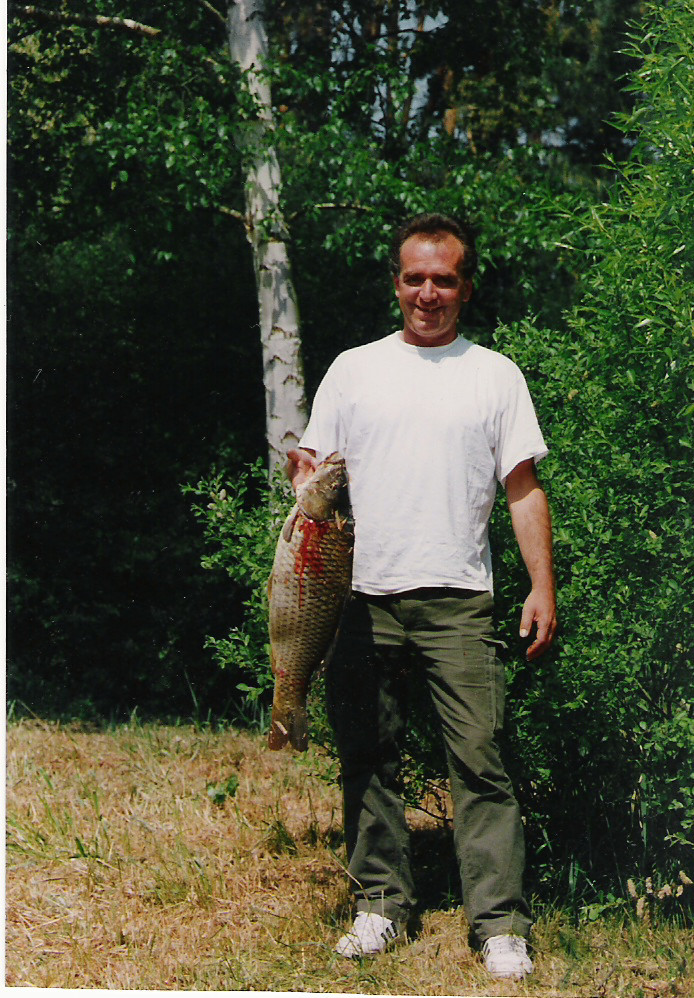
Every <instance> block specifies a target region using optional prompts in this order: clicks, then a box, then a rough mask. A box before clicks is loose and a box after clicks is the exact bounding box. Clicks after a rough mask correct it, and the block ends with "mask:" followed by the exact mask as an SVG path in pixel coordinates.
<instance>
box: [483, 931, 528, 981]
mask: <svg viewBox="0 0 694 998" xmlns="http://www.w3.org/2000/svg"><path fill="white" fill-rule="evenodd" d="M482 956H483V957H484V965H485V967H486V968H487V970H488V971H489V973H490V974H491V975H492V977H496V978H498V979H501V978H502V977H513V978H515V980H517V981H522V980H523V978H524V977H525V975H526V974H532V972H533V964H532V960H531V959H530V957H529V956H528V951H527V949H526V945H525V939H523V938H522V937H521V936H490V938H489V939H487V941H486V942H485V944H484V946H483V947H482Z"/></svg>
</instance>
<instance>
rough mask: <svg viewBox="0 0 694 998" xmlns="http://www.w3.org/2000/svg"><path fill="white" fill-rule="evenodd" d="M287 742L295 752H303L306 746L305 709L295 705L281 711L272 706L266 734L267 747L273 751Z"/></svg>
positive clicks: (306, 720)
mask: <svg viewBox="0 0 694 998" xmlns="http://www.w3.org/2000/svg"><path fill="white" fill-rule="evenodd" d="M288 742H289V744H290V745H291V746H292V748H295V749H296V750H297V752H305V751H306V749H307V748H308V717H307V715H306V709H305V708H304V707H301V706H296V707H294V709H293V710H292V711H291V712H289V713H282V712H280V711H276V710H275V709H274V708H273V711H272V724H271V725H270V733H269V735H268V739H267V744H268V748H270V749H272V750H273V751H275V752H276V751H277V750H278V749H282V748H284V746H285V745H286V744H287V743H288Z"/></svg>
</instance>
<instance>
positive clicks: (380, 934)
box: [335, 911, 404, 958]
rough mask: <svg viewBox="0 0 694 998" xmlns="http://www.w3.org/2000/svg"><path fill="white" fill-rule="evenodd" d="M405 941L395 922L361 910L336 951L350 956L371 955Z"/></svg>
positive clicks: (341, 954)
mask: <svg viewBox="0 0 694 998" xmlns="http://www.w3.org/2000/svg"><path fill="white" fill-rule="evenodd" d="M403 941H404V936H403V935H402V934H401V933H400V931H399V929H398V927H397V925H396V924H395V922H392V921H391V920H390V919H389V918H384V917H383V916H382V915H375V914H373V913H372V912H369V911H360V912H357V917H356V918H355V919H354V925H353V926H352V928H351V930H350V931H349V932H347V933H346V934H345V935H344V936H343V937H342V939H340V941H339V942H338V944H337V946H336V947H335V952H336V953H339V954H340V956H346V957H350V958H353V957H359V956H371V955H373V954H374V953H383V952H384V951H385V950H386V949H387V948H388V947H389V946H394V945H396V944H397V943H399V942H403Z"/></svg>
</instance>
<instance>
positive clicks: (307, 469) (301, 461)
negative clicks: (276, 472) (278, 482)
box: [285, 447, 318, 492]
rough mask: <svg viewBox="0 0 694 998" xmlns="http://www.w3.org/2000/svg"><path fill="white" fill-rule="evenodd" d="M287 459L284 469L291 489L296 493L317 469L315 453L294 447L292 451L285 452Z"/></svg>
mask: <svg viewBox="0 0 694 998" xmlns="http://www.w3.org/2000/svg"><path fill="white" fill-rule="evenodd" d="M287 457H288V458H289V460H288V461H287V467H286V469H285V470H286V472H287V478H288V479H289V481H290V482H291V483H292V488H293V489H294V491H295V492H296V490H297V488H298V487H299V486H300V485H303V483H304V482H305V481H306V480H307V479H309V478H310V477H311V475H312V474H313V472H314V471H315V470H316V468H317V467H318V461H316V452H315V451H314V450H304V449H303V448H301V447H296V448H294V449H293V450H290V451H287Z"/></svg>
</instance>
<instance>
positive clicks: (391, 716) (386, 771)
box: [288, 215, 556, 979]
mask: <svg viewBox="0 0 694 998" xmlns="http://www.w3.org/2000/svg"><path fill="white" fill-rule="evenodd" d="M475 267H476V251H475V246H474V239H473V237H472V234H471V233H470V231H469V230H468V229H467V228H466V227H464V226H462V225H460V224H458V223H457V222H456V221H455V220H453V219H451V218H448V217H447V216H442V215H419V216H416V217H415V218H414V219H412V220H410V222H408V223H407V224H406V225H405V226H404V227H403V228H402V229H401V231H400V233H399V235H398V239H397V265H396V273H395V293H396V295H397V298H398V301H399V304H400V309H401V311H402V314H403V319H404V324H403V329H402V331H401V332H398V333H394V334H392V335H390V336H387V337H385V338H384V339H381V340H377V341H375V342H373V343H370V344H367V345H365V346H361V347H357V348H355V349H352V350H347V351H346V352H344V353H342V354H340V355H339V356H338V357H337V359H336V360H335V361H334V362H333V364H332V365H331V367H330V369H329V370H328V372H327V374H326V376H325V378H324V379H323V382H322V383H321V385H320V387H319V389H318V392H317V393H316V397H315V400H314V405H313V410H312V414H311V419H310V421H309V425H308V427H307V429H306V432H305V433H304V435H303V437H302V439H301V441H300V443H299V447H298V449H296V450H292V451H290V452H289V465H288V474H289V476H290V478H291V480H292V483H293V485H294V487H295V488H296V487H297V485H299V484H300V483H301V482H302V481H304V480H305V479H306V478H307V477H308V476H309V475H310V474H311V472H312V470H313V468H314V467H315V466H316V464H317V462H318V461H319V460H321V459H322V458H323V457H325V456H326V455H327V454H329V453H331V452H332V451H336V450H337V451H340V453H341V454H342V455H343V456H344V457H345V460H346V464H347V472H348V476H349V488H350V497H351V502H352V508H353V512H354V521H355V551H354V572H353V597H352V599H351V601H350V603H349V605H348V607H347V609H346V611H345V616H344V618H343V622H342V627H341V633H340V639H339V641H338V643H337V647H336V649H335V653H334V655H333V658H332V661H331V663H330V665H329V668H328V674H327V679H326V689H327V698H328V714H329V717H330V720H331V723H332V725H333V727H334V729H335V736H336V742H337V746H338V751H339V754H340V761H341V768H342V783H343V795H344V821H345V838H346V843H347V852H348V856H349V873H350V879H351V882H352V884H353V885H354V893H355V897H356V907H357V914H356V918H355V921H354V925H353V927H352V929H351V930H350V931H349V932H348V933H347V934H346V935H344V936H343V937H342V939H340V941H339V942H338V944H337V947H336V949H337V952H338V953H340V954H342V955H343V956H346V957H353V956H364V955H367V954H371V953H377V952H381V951H383V950H384V949H386V947H387V946H389V945H391V944H393V943H396V942H399V941H402V940H403V936H404V931H405V927H406V923H407V918H408V914H409V912H410V911H411V909H412V907H413V905H414V903H415V898H414V889H413V883H412V875H411V872H410V864H409V836H408V830H407V825H406V822H405V816H404V807H403V804H402V801H401V798H400V795H399V792H398V790H399V787H398V776H399V771H400V754H401V749H402V744H403V736H404V732H405V727H406V704H405V691H406V682H405V678H404V668H405V665H406V664H407V663H409V666H410V667H414V668H420V669H423V670H424V672H425V675H426V678H427V681H428V685H429V689H430V691H431V694H432V698H433V701H434V704H435V707H436V710H437V712H438V715H439V718H440V722H441V730H442V734H443V738H444V742H445V746H446V754H447V758H448V765H449V775H450V782H451V792H452V798H453V806H454V838H455V846H456V854H457V857H458V862H459V865H460V873H461V878H462V882H463V897H464V903H465V908H466V914H467V917H468V920H469V923H470V926H471V928H472V930H473V932H474V934H475V936H476V938H477V941H478V943H479V944H480V946H481V948H482V952H483V956H484V959H485V964H486V966H487V969H488V970H489V971H490V972H491V973H492V974H493V976H495V977H514V978H518V979H520V978H522V977H524V976H525V975H526V974H528V973H530V972H531V971H532V963H531V961H530V959H529V957H528V955H527V948H526V939H527V937H528V935H529V932H530V925H531V921H530V911H529V908H528V905H527V903H526V901H525V900H524V898H523V894H522V876H523V865H524V842H523V830H522V825H521V819H520V813H519V809H518V804H517V802H516V800H515V797H514V795H513V789H512V787H511V785H510V782H509V779H508V777H507V775H506V773H505V771H504V768H503V765H502V763H501V760H500V758H499V752H498V747H497V740H496V736H497V734H498V732H499V730H500V728H501V724H502V717H503V697H504V677H503V667H502V665H501V664H500V662H498V660H497V658H496V654H495V639H494V631H493V624H492V609H493V600H492V572H491V559H490V552H489V543H488V537H487V526H488V521H489V517H490V514H491V510H492V505H493V502H494V496H495V493H496V488H497V482H501V483H502V484H503V485H504V486H505V488H506V494H507V500H508V503H509V507H510V511H511V518H512V523H513V528H514V531H515V535H516V538H517V540H518V544H519V547H520V551H521V554H522V557H523V559H524V561H525V564H526V566H527V569H528V573H529V575H530V580H531V592H530V595H529V596H528V598H527V600H526V601H525V604H524V607H523V612H522V615H521V621H520V634H521V636H523V637H527V636H528V635H530V633H531V630H534V639H533V640H532V643H531V644H530V647H529V648H528V650H527V655H528V658H529V659H534V658H536V657H537V656H538V655H540V654H542V652H544V651H545V650H546V649H547V648H548V647H549V645H550V644H551V642H552V639H553V637H554V633H555V630H556V615H555V597H554V579H553V571H552V542H551V524H550V515H549V508H548V505H547V499H546V497H545V494H544V492H543V490H542V489H541V487H540V485H539V483H538V480H537V477H536V474H535V463H536V462H537V461H539V460H540V459H541V458H542V457H544V456H545V455H546V453H547V448H546V447H545V443H544V440H543V438H542V434H541V432H540V429H539V427H538V424H537V419H536V417H535V412H534V409H533V406H532V402H531V400H530V396H529V393H528V390H527V387H526V385H525V381H524V379H523V376H522V374H521V373H520V371H519V370H518V368H517V367H516V365H515V364H513V363H512V361H510V360H509V359H508V358H506V357H503V356H502V355H500V354H498V353H495V352H493V351H491V350H487V349H485V348H483V347H480V346H477V345H475V344H473V343H471V342H469V341H468V340H466V339H464V338H463V337H461V336H459V335H458V332H457V324H458V317H459V314H460V310H461V307H462V305H463V303H464V302H467V301H468V300H469V298H470V295H471V293H472V277H473V274H474V271H475Z"/></svg>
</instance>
